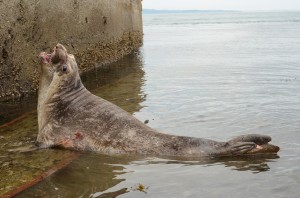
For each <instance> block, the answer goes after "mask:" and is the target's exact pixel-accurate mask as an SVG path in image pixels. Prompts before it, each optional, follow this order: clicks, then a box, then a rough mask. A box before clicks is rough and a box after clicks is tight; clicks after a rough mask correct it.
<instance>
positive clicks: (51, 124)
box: [37, 44, 279, 157]
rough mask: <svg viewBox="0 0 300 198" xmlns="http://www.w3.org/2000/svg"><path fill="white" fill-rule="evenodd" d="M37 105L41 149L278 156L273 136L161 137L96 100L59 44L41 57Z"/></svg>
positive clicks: (106, 103)
mask: <svg viewBox="0 0 300 198" xmlns="http://www.w3.org/2000/svg"><path fill="white" fill-rule="evenodd" d="M40 58H41V68H42V71H43V72H42V73H41V81H40V90H39V102H38V122H39V123H38V124H39V133H38V137H37V143H38V144H39V145H40V146H42V147H63V148H69V149H76V150H92V151H98V152H101V153H104V154H146V155H166V156H200V157H201V156H233V155H244V154H258V153H277V152H278V151H279V147H277V146H274V145H272V144H269V143H268V142H270V141H271V137H269V136H265V135H258V134H250V135H242V136H238V137H236V138H234V139H232V140H229V141H227V142H218V141H213V140H209V139H203V138H194V137H185V136H175V135H168V134H163V133H160V132H157V131H156V130H154V129H152V128H150V127H148V126H147V125H145V124H144V123H142V122H140V121H139V120H137V119H136V118H135V117H133V116H132V115H130V114H129V113H127V112H126V111H124V110H122V109H121V108H119V107H117V106H116V105H114V104H112V103H110V102H108V101H106V100H104V99H102V98H100V97H98V96H95V95H93V94H92V93H90V92H89V91H88V90H87V89H86V88H85V87H84V85H83V84H82V82H81V79H80V77H79V73H78V67H77V63H76V61H75V58H74V56H73V55H71V54H68V53H67V50H66V48H65V47H64V46H63V45H61V44H57V45H56V46H55V48H54V50H53V53H52V54H46V53H44V52H42V53H41V54H40Z"/></svg>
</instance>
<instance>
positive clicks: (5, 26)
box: [0, 0, 143, 101]
mask: <svg viewBox="0 0 300 198" xmlns="http://www.w3.org/2000/svg"><path fill="white" fill-rule="evenodd" d="M0 26H1V28H0V101H3V100H7V99H17V98H20V97H22V96H24V95H26V94H28V93H32V92H35V91H36V89H37V84H38V76H39V75H38V74H39V70H38V66H37V64H38V59H37V55H38V54H39V52H40V51H50V48H52V47H53V46H54V45H55V44H56V43H58V42H59V43H62V44H64V45H66V47H67V49H68V51H69V52H70V53H73V54H74V55H75V56H76V58H77V61H78V64H79V67H80V69H81V71H84V70H86V69H88V68H90V67H94V66H95V64H101V63H106V62H112V61H115V60H117V59H119V58H121V57H122V56H124V55H126V54H129V53H130V52H131V51H132V50H133V49H136V48H138V47H139V46H140V45H141V43H142V35H143V32H142V7H141V1H140V0H63V1H62V0H0Z"/></svg>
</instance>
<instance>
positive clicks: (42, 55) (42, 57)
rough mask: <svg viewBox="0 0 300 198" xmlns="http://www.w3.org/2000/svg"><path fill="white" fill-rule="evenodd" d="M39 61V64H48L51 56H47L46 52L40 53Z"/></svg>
mask: <svg viewBox="0 0 300 198" xmlns="http://www.w3.org/2000/svg"><path fill="white" fill-rule="evenodd" d="M39 59H40V62H41V63H44V64H49V63H50V59H51V54H47V53H46V52H41V53H40V54H39Z"/></svg>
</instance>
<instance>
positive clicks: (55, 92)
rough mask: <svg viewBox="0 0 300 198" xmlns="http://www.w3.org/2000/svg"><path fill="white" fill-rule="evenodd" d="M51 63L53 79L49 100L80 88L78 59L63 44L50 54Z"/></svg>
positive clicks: (58, 45)
mask: <svg viewBox="0 0 300 198" xmlns="http://www.w3.org/2000/svg"><path fill="white" fill-rule="evenodd" d="M49 63H50V65H51V66H52V68H53V71H54V73H53V80H52V82H51V84H50V86H49V91H48V94H47V95H48V100H51V99H57V96H61V95H65V94H66V93H67V92H69V91H70V92H71V91H74V90H76V89H77V88H80V87H81V86H83V85H82V83H81V80H80V77H79V73H78V66H77V63H76V60H75V58H74V56H73V55H72V54H68V52H67V49H66V48H65V47H64V46H63V45H62V44H57V45H56V46H55V47H54V49H53V52H52V54H51V56H50V62H49Z"/></svg>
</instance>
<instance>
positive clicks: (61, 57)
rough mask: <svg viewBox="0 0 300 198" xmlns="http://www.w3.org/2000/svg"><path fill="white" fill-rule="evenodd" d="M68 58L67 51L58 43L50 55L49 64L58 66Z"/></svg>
mask: <svg viewBox="0 0 300 198" xmlns="http://www.w3.org/2000/svg"><path fill="white" fill-rule="evenodd" d="M67 57H68V52H67V49H66V48H65V47H64V46H63V45H62V44H60V43H58V44H57V45H56V46H55V47H54V49H53V53H52V55H51V59H50V60H51V63H53V64H58V63H66V61H67Z"/></svg>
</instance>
